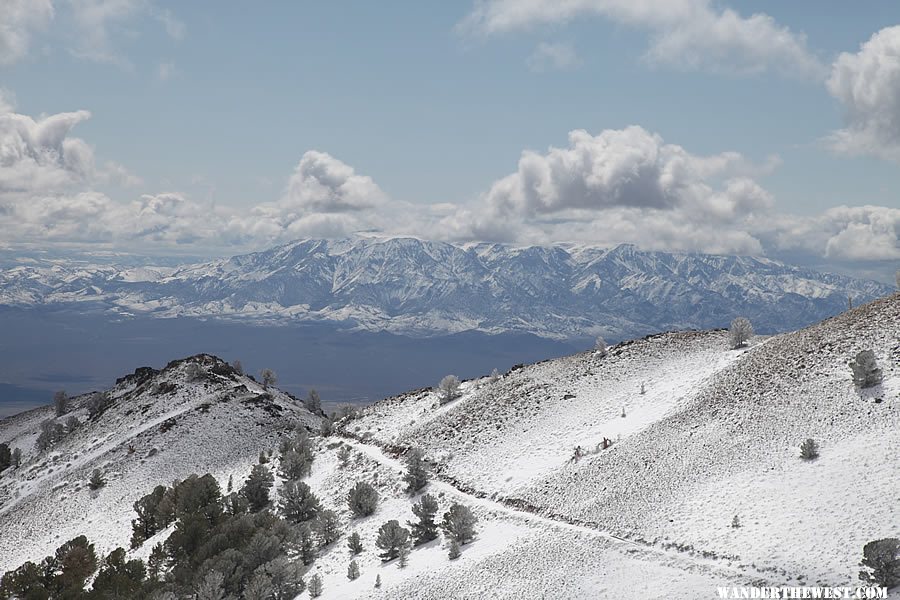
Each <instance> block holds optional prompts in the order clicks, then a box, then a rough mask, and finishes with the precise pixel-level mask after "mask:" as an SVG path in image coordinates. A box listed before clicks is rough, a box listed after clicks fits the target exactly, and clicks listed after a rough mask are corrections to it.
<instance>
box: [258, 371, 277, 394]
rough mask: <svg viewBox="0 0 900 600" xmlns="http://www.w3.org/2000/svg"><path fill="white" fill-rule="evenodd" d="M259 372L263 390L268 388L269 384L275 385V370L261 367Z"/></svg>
mask: <svg viewBox="0 0 900 600" xmlns="http://www.w3.org/2000/svg"><path fill="white" fill-rule="evenodd" d="M259 374H260V377H262V386H263V389H264V390H268V389H269V387H270V386H273V385H275V382H276V381H278V376H277V375H275V371H273V370H272V369H263V370H262V371H260V372H259Z"/></svg>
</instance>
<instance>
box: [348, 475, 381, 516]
mask: <svg viewBox="0 0 900 600" xmlns="http://www.w3.org/2000/svg"><path fill="white" fill-rule="evenodd" d="M347 506H348V507H349V508H350V512H352V513H353V515H354V516H356V517H368V516H369V515H371V514H372V513H374V512H375V509H376V508H378V492H376V491H375V488H373V487H372V486H371V485H369V484H368V483H366V482H365V481H357V482H356V485H355V486H353V489H351V490H350V491H349V492H348V493H347Z"/></svg>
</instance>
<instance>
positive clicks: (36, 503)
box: [0, 355, 320, 571]
mask: <svg viewBox="0 0 900 600" xmlns="http://www.w3.org/2000/svg"><path fill="white" fill-rule="evenodd" d="M191 365H197V366H199V367H200V369H201V373H202V374H201V375H200V376H199V377H196V378H192V377H191V376H190V374H189V368H190V366H191ZM109 399H110V405H109V407H108V408H107V409H106V410H105V411H103V412H102V414H100V415H99V416H96V417H95V418H90V417H89V416H88V404H89V403H90V400H91V395H90V394H86V395H84V396H80V397H78V398H74V399H72V401H71V403H72V410H71V412H69V413H68V414H66V415H65V416H63V417H59V418H56V417H55V413H54V409H53V407H45V408H38V409H35V410H31V411H28V412H26V413H22V414H20V415H17V416H14V417H10V418H8V419H4V420H0V442H7V443H8V444H9V446H10V448H16V447H17V448H20V449H21V450H22V451H23V463H22V466H21V467H20V468H19V469H10V470H9V471H7V472H4V473H3V476H2V477H0V571H5V570H8V569H10V568H12V567H15V566H17V565H18V564H20V563H22V562H24V561H25V560H36V559H40V558H41V557H43V556H46V555H47V554H49V553H51V552H52V551H53V550H54V549H55V548H56V547H57V546H58V545H59V544H60V543H61V542H62V541H65V540H68V539H71V538H73V537H75V536H77V535H81V534H88V535H90V537H91V539H92V541H95V542H96V543H98V544H99V546H100V547H101V548H104V549H105V550H106V551H109V550H111V549H113V548H114V547H115V546H118V545H123V546H126V547H127V545H128V539H129V537H130V535H131V533H130V532H131V519H133V518H134V513H133V510H132V504H133V503H134V501H135V500H137V499H138V498H140V497H141V496H143V495H144V494H146V493H148V492H149V491H150V490H152V488H153V486H155V485H159V484H171V483H172V481H174V480H175V479H184V478H185V477H187V476H188V475H190V474H192V473H198V474H202V473H207V472H210V473H213V474H214V475H216V476H217V477H218V478H220V479H221V480H222V482H223V488H224V484H225V481H226V480H227V479H228V477H229V475H234V478H235V480H236V481H238V482H240V481H241V480H242V479H243V477H245V475H246V473H245V471H249V469H250V467H251V466H252V465H253V464H254V463H255V462H256V458H257V456H258V454H259V453H260V452H262V451H268V450H272V449H274V448H275V447H276V446H277V444H278V440H279V439H280V438H281V437H282V436H283V435H285V433H286V432H288V431H290V430H291V429H292V427H294V426H295V425H297V424H298V423H299V424H306V425H308V426H310V427H312V426H317V425H318V422H319V420H320V417H318V416H315V415H312V414H310V413H309V412H308V411H307V410H306V409H304V408H303V407H302V405H301V403H300V402H299V401H297V400H296V399H294V398H291V397H288V396H286V395H285V394H283V393H282V392H280V391H277V390H275V389H274V388H270V389H269V390H268V391H266V390H263V389H262V387H261V386H260V385H259V384H257V383H256V382H254V381H252V380H251V379H249V378H247V377H244V376H242V375H239V374H237V373H235V372H234V371H233V369H232V368H231V367H230V366H228V365H227V364H226V363H224V362H222V361H221V360H219V359H217V358H215V357H212V356H208V355H198V356H196V357H192V358H189V359H185V360H182V361H173V362H172V363H170V364H169V365H168V366H167V367H166V368H164V369H163V370H161V371H158V372H157V371H154V370H153V369H149V368H144V369H138V370H137V371H135V373H134V374H133V375H129V376H127V377H124V378H122V379H120V380H119V382H118V383H117V385H116V386H115V387H114V388H113V389H112V390H110V391H109ZM69 417H75V418H77V419H78V420H79V421H80V423H81V424H80V425H79V426H78V428H76V429H75V430H74V431H72V432H70V433H68V434H66V435H65V436H64V437H63V438H62V439H61V440H60V441H59V442H57V443H56V444H54V445H53V446H52V447H51V448H49V449H47V450H43V451H41V450H39V449H38V448H37V447H36V444H35V442H36V440H37V438H38V435H39V432H40V425H41V423H42V422H44V421H46V420H48V419H49V420H51V421H52V422H58V423H64V422H65V421H66V420H67V419H69ZM94 469H99V470H100V471H101V472H102V473H103V475H104V477H105V478H106V479H107V484H106V485H105V486H104V487H102V488H100V489H99V490H97V491H91V490H90V489H88V487H87V482H88V479H89V478H90V475H91V473H92V472H93V470H94Z"/></svg>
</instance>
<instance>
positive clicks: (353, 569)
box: [347, 560, 359, 581]
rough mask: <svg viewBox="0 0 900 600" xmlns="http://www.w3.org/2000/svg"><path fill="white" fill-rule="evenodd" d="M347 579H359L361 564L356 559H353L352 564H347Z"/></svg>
mask: <svg viewBox="0 0 900 600" xmlns="http://www.w3.org/2000/svg"><path fill="white" fill-rule="evenodd" d="M347 579H349V580H350V581H353V580H355V579H359V565H358V564H356V561H355V560H351V561H350V565H349V566H347Z"/></svg>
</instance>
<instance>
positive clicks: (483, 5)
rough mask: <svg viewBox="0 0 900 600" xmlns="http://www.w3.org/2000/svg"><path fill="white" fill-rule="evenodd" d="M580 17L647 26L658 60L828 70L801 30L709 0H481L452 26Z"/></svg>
mask: <svg viewBox="0 0 900 600" xmlns="http://www.w3.org/2000/svg"><path fill="white" fill-rule="evenodd" d="M583 16H599V17H603V18H605V19H608V20H610V21H612V22H614V23H617V24H621V25H625V26H628V27H633V28H636V29H643V30H646V31H647V32H648V33H649V37H650V40H649V41H650V45H649V48H648V49H647V52H646V54H645V56H644V58H645V59H646V60H647V61H648V62H650V63H651V64H655V65H660V66H666V67H673V68H678V69H685V70H706V71H712V72H726V73H729V74H733V73H744V74H754V73H762V72H776V73H780V74H783V75H790V76H801V77H808V78H813V79H822V78H824V76H825V75H826V69H825V67H824V65H823V64H822V63H821V62H820V61H819V59H818V58H817V57H816V56H815V55H814V54H813V53H812V52H811V51H810V50H809V49H808V48H807V44H806V36H805V35H803V34H802V33H795V32H792V31H791V30H790V29H788V28H787V27H784V26H781V25H779V24H778V23H776V22H775V20H774V19H773V18H772V17H770V16H769V15H766V14H762V13H757V14H753V15H751V16H749V17H743V16H741V15H740V14H738V13H737V12H735V11H734V10H732V9H729V8H719V7H717V6H715V5H714V3H713V2H711V0H529V1H527V2H522V1H521V0H480V1H478V2H476V4H475V6H474V8H473V9H472V11H471V12H470V13H469V15H468V16H467V17H466V18H465V19H463V21H461V22H460V23H459V24H458V25H457V30H458V31H459V32H460V33H462V34H464V35H476V36H492V35H497V34H503V33H511V32H516V31H530V30H535V29H537V28H538V27H540V26H552V25H563V24H566V23H569V22H572V21H574V20H575V19H578V18H580V17H583Z"/></svg>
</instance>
